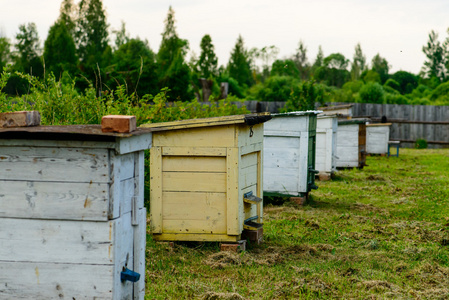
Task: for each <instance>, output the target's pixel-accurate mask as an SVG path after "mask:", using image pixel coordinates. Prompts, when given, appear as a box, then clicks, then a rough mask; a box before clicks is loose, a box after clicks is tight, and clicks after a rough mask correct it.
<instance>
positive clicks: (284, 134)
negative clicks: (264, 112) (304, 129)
mask: <svg viewBox="0 0 449 300" xmlns="http://www.w3.org/2000/svg"><path fill="white" fill-rule="evenodd" d="M263 135H264V136H265V137H266V136H279V137H301V132H300V131H276V130H265V131H264V132H263Z"/></svg>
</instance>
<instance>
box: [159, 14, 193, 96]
mask: <svg viewBox="0 0 449 300" xmlns="http://www.w3.org/2000/svg"><path fill="white" fill-rule="evenodd" d="M175 22H176V21H175V12H174V10H173V9H172V7H171V6H170V8H169V9H168V14H167V19H166V20H165V28H164V32H163V33H162V41H161V45H160V47H159V51H158V53H157V58H156V62H157V64H158V76H159V87H160V88H164V87H168V88H170V90H171V92H170V95H171V97H173V98H174V99H176V100H190V99H191V98H192V97H193V95H192V93H190V92H189V83H190V68H189V66H188V65H187V63H186V61H185V56H186V54H187V50H188V49H189V45H188V42H187V40H183V39H181V38H179V37H178V34H177V32H176V26H175Z"/></svg>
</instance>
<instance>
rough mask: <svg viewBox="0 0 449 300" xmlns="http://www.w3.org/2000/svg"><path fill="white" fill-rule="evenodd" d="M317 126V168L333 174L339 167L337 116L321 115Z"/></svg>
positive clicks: (327, 173) (322, 171)
mask: <svg viewBox="0 0 449 300" xmlns="http://www.w3.org/2000/svg"><path fill="white" fill-rule="evenodd" d="M316 127H317V128H316V158H315V169H316V170H317V171H319V172H320V173H321V174H326V175H331V174H332V173H333V172H334V171H335V170H336V169H337V128H338V120H337V117H336V116H326V115H319V116H318V119H317V126H316Z"/></svg>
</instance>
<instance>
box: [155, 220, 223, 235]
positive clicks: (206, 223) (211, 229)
mask: <svg viewBox="0 0 449 300" xmlns="http://www.w3.org/2000/svg"><path fill="white" fill-rule="evenodd" d="M162 222H163V227H164V233H189V234H195V233H201V234H203V233H207V234H225V233H226V224H225V222H215V221H214V220H185V219H183V220H163V221H162Z"/></svg>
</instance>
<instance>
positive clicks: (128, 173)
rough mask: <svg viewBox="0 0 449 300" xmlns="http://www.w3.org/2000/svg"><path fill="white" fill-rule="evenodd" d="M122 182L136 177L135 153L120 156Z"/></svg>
mask: <svg viewBox="0 0 449 300" xmlns="http://www.w3.org/2000/svg"><path fill="white" fill-rule="evenodd" d="M120 159H121V162H120V181H122V180H126V179H130V178H133V177H134V167H135V163H134V153H128V154H124V155H120Z"/></svg>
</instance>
